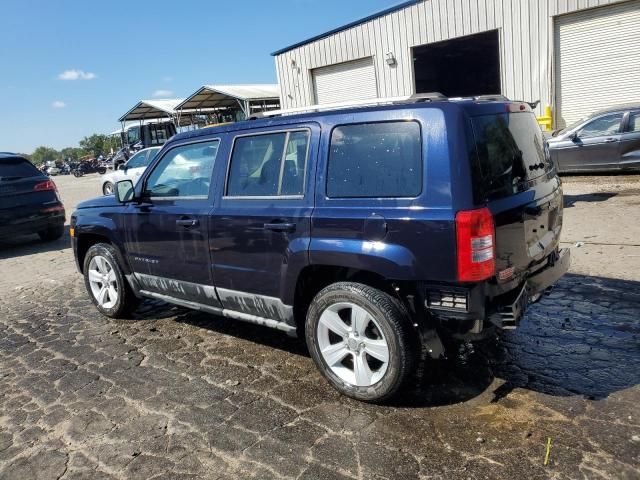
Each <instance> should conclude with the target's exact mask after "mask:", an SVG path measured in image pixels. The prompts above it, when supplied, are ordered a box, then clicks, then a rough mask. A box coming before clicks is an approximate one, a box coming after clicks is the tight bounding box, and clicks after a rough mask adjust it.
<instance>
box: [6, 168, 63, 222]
mask: <svg viewBox="0 0 640 480" xmlns="http://www.w3.org/2000/svg"><path fill="white" fill-rule="evenodd" d="M59 205H60V199H59V197H58V194H57V191H56V190H55V185H54V184H53V182H51V181H50V180H49V178H48V177H47V176H45V175H43V174H42V173H41V172H40V171H39V170H38V169H37V168H35V167H34V166H33V165H32V164H31V163H30V162H29V161H27V160H25V159H24V158H20V157H9V158H2V159H0V225H2V226H6V225H7V224H9V223H20V222H22V221H28V220H29V219H32V218H34V217H38V216H41V215H43V214H47V211H46V210H47V209H50V208H52V207H55V206H59Z"/></svg>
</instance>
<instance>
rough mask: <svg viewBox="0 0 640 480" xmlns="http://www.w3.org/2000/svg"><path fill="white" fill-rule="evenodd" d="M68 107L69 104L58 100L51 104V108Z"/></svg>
mask: <svg viewBox="0 0 640 480" xmlns="http://www.w3.org/2000/svg"><path fill="white" fill-rule="evenodd" d="M66 106H67V104H66V103H64V102H63V101H62V100H56V101H55V102H53V103H52V104H51V108H64V107H66Z"/></svg>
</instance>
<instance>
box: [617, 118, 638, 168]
mask: <svg viewBox="0 0 640 480" xmlns="http://www.w3.org/2000/svg"><path fill="white" fill-rule="evenodd" d="M620 168H621V169H623V170H624V169H629V168H634V169H637V168H640V110H633V111H631V112H629V116H628V119H627V121H626V122H625V128H624V132H623V133H622V136H621V138H620Z"/></svg>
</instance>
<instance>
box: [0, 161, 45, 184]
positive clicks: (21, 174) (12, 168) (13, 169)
mask: <svg viewBox="0 0 640 480" xmlns="http://www.w3.org/2000/svg"><path fill="white" fill-rule="evenodd" d="M40 175H41V173H40V172H39V171H38V169H37V168H36V167H34V166H33V165H32V164H31V162H29V161H27V160H25V159H24V158H9V159H3V160H0V181H2V180H17V179H19V178H28V177H39V176H40Z"/></svg>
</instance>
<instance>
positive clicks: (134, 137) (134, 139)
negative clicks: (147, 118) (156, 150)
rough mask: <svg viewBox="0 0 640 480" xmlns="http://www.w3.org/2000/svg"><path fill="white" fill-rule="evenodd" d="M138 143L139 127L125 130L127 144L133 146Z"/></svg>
mask: <svg viewBox="0 0 640 480" xmlns="http://www.w3.org/2000/svg"><path fill="white" fill-rule="evenodd" d="M139 141H140V127H131V128H130V129H129V130H127V143H128V144H129V146H133V145H135V144H136V143H138V142H139Z"/></svg>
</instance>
